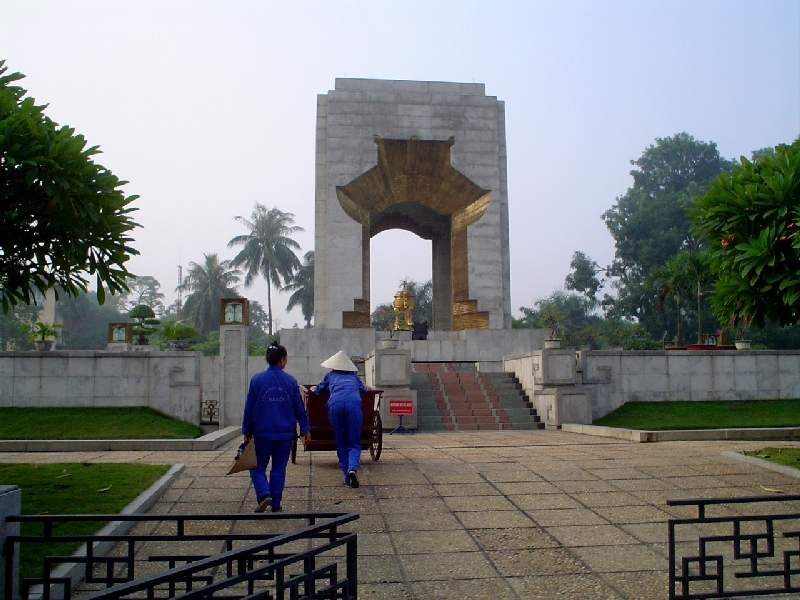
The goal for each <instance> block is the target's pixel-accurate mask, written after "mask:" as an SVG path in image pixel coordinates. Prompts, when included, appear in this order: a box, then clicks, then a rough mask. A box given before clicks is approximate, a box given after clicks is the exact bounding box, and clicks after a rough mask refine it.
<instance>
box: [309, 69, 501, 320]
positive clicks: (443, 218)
mask: <svg viewBox="0 0 800 600" xmlns="http://www.w3.org/2000/svg"><path fill="white" fill-rule="evenodd" d="M316 174H317V178H316V181H317V189H316V224H315V236H316V239H315V281H314V307H315V312H314V325H315V327H321V328H325V329H349V328H363V327H369V325H370V324H369V312H370V311H369V308H370V281H369V273H370V239H371V238H372V237H373V236H375V235H377V234H378V233H380V232H382V231H385V230H387V229H404V230H407V231H410V232H412V233H415V234H416V235H418V236H420V237H421V238H423V239H426V240H430V241H431V246H432V257H431V264H432V270H431V272H432V278H433V323H431V329H433V330H439V331H460V330H464V329H504V328H510V327H511V305H510V269H509V251H508V197H507V189H506V139H505V107H504V104H503V102H502V101H499V100H498V99H497V98H495V97H492V96H486V95H485V91H484V85H483V84H477V83H445V82H433V81H385V80H375V79H337V80H336V89H334V90H331V91H330V92H328V93H327V94H324V95H320V96H319V97H318V99H317V160H316Z"/></svg>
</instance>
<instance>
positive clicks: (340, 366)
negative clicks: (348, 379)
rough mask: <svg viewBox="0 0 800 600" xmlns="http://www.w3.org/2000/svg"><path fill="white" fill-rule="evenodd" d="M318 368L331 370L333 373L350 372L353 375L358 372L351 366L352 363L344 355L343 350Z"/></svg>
mask: <svg viewBox="0 0 800 600" xmlns="http://www.w3.org/2000/svg"><path fill="white" fill-rule="evenodd" d="M320 366H322V367H325V368H326V369H333V370H334V371H352V372H353V373H357V372H358V368H357V367H356V366H355V365H354V364H353V361H352V360H350V357H348V356H347V354H345V353H344V350H339V351H338V352H337V353H336V354H334V355H333V356H331V357H330V358H329V359H328V360H326V361H325V362H324V363H322V365H320Z"/></svg>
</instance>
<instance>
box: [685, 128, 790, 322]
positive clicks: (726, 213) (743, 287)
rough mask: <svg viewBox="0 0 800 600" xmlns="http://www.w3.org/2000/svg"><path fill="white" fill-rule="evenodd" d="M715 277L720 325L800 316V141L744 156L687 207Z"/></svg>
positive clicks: (714, 301)
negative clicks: (756, 155)
mask: <svg viewBox="0 0 800 600" xmlns="http://www.w3.org/2000/svg"><path fill="white" fill-rule="evenodd" d="M690 216H691V219H692V221H693V223H694V229H693V232H694V233H695V235H697V236H699V237H701V238H702V239H703V240H704V241H705V242H707V243H708V247H709V250H708V252H709V257H710V267H711V272H712V273H713V274H714V276H715V277H716V278H717V280H716V284H715V292H716V293H715V295H714V297H713V298H712V299H711V306H712V309H713V311H714V314H715V315H716V316H717V318H718V319H719V320H720V322H722V323H728V322H733V323H734V325H736V324H738V323H740V322H742V321H743V320H747V322H748V324H749V325H753V326H756V327H760V326H762V325H763V324H764V323H765V322H766V321H767V320H770V321H774V322H775V323H778V324H781V325H788V324H793V323H796V322H797V321H798V319H800V138H798V139H797V140H796V141H795V142H794V143H793V144H791V145H780V146H777V147H776V148H775V151H774V153H773V154H771V155H770V153H767V152H763V153H761V154H760V155H759V158H757V159H756V160H755V161H749V160H747V159H746V158H744V157H742V158H741V160H740V164H738V165H736V166H735V167H734V168H733V170H732V172H731V173H730V174H723V175H721V176H719V177H718V178H717V179H716V180H715V181H714V183H713V184H712V186H711V189H709V190H708V192H707V193H706V194H705V195H703V196H702V197H701V198H699V199H698V200H697V201H696V203H695V204H694V206H693V208H692V209H691V211H690Z"/></svg>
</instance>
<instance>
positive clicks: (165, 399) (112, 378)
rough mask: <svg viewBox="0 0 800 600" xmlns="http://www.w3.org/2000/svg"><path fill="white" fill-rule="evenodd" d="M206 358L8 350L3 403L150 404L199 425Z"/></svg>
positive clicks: (2, 370)
mask: <svg viewBox="0 0 800 600" xmlns="http://www.w3.org/2000/svg"><path fill="white" fill-rule="evenodd" d="M202 358H203V357H202V355H201V354H200V353H199V352H142V351H138V352H104V351H91V350H86V351H82V350H71V351H58V350H56V351H52V352H2V353H0V407H15V406H22V407H24V406H76V407H77V406H84V407H101V406H102V407H105V406H112V407H117V406H149V407H150V408H154V409H155V410H158V411H161V412H163V413H165V414H168V415H170V416H172V417H175V418H176V419H180V420H182V421H186V422H189V423H195V424H196V423H199V422H200V402H201V398H202V388H203V369H202V368H201V364H202V362H203V361H202ZM212 372H213V371H212ZM206 383H207V384H208V385H209V387H213V383H210V382H206ZM217 387H218V386H217Z"/></svg>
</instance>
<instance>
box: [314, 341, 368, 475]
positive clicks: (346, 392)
mask: <svg viewBox="0 0 800 600" xmlns="http://www.w3.org/2000/svg"><path fill="white" fill-rule="evenodd" d="M321 366H323V367H325V368H326V369H331V371H329V372H328V373H327V374H326V375H325V377H324V378H323V379H322V381H321V382H320V383H319V385H318V386H317V387H316V390H315V391H316V393H317V394H324V393H325V392H330V398H329V399H328V403H327V406H328V419H329V420H330V422H331V425H332V426H333V434H334V437H335V438H336V456H337V457H338V458H339V466H340V467H341V468H342V473H344V485H349V486H350V487H352V488H357V487H358V486H359V481H358V466H359V462H360V460H361V424H362V421H363V419H364V417H363V414H362V412H361V393H362V392H366V391H367V386H365V385H364V384H363V383H362V382H361V380H360V379H359V378H358V375H357V373H358V369H357V368H356V366H355V365H354V364H353V361H352V360H350V357H349V356H347V354H345V352H344V350H339V352H337V353H336V354H334V355H333V356H331V357H330V358H329V359H327V360H326V361H325V362H323V363H322V365H321Z"/></svg>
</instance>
